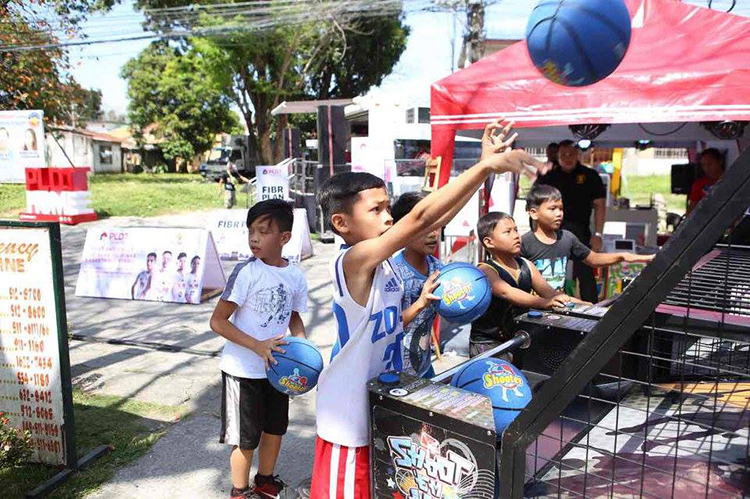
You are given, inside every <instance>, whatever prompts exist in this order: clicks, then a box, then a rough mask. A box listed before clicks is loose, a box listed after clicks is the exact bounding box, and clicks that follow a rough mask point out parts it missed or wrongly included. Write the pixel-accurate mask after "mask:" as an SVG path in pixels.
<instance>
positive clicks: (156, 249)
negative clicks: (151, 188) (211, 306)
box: [76, 227, 226, 304]
mask: <svg viewBox="0 0 750 499" xmlns="http://www.w3.org/2000/svg"><path fill="white" fill-rule="evenodd" d="M225 284H226V279H225V276H224V270H223V268H222V267H221V262H220V261H219V258H218V255H217V253H216V246H215V245H214V242H213V239H212V238H211V234H210V233H209V232H208V231H206V230H203V229H192V228H165V227H145V228H141V227H139V228H127V227H125V228H123V227H100V228H96V229H89V231H88V233H87V234H86V243H85V245H84V247H83V256H82V257H81V270H80V272H79V274H78V284H77V285H76V296H91V297H97V298H120V299H125V300H147V301H164V302H174V303H191V304H198V303H200V301H201V296H202V294H203V290H204V289H205V290H209V289H221V288H223V287H224V285H225Z"/></svg>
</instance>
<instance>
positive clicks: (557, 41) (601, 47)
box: [526, 0, 631, 87]
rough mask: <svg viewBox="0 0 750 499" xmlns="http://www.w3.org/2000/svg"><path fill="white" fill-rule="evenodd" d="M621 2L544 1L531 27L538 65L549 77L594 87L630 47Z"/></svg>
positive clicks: (530, 42) (531, 49)
mask: <svg viewBox="0 0 750 499" xmlns="http://www.w3.org/2000/svg"><path fill="white" fill-rule="evenodd" d="M630 35H631V27H630V13H629V12H628V8H627V6H626V5H625V3H624V2H623V1H622V0H541V1H540V2H539V4H538V5H537V6H536V8H535V9H534V11H533V12H532V13H531V17H530V18H529V23H528V24H527V25H526V44H527V45H528V48H529V55H530V56H531V60H532V61H533V62H534V65H535V66H536V67H537V69H539V71H540V72H541V73H542V74H543V75H544V76H545V77H546V78H547V79H549V80H551V81H553V82H555V83H559V84H560V85H565V86H569V87H581V86H584V85H591V84H592V83H596V82H597V81H599V80H602V79H604V78H606V77H607V76H609V75H610V74H612V72H613V71H614V70H615V69H617V67H618V66H619V65H620V63H621V62H622V60H623V58H624V57H625V53H626V52H627V50H628V46H629V45H630Z"/></svg>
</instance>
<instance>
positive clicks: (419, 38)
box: [70, 0, 750, 113]
mask: <svg viewBox="0 0 750 499" xmlns="http://www.w3.org/2000/svg"><path fill="white" fill-rule="evenodd" d="M407 1H408V0H407ZM707 1H708V0H689V2H688V3H693V4H696V5H701V6H706V4H707ZM730 3H731V0H714V7H715V8H717V9H718V8H721V7H724V8H726V6H728V5H729V4H730ZM534 5H536V2H535V1H533V0H502V1H500V2H497V3H495V4H493V5H490V6H489V7H488V9H487V13H486V16H485V25H486V28H487V37H488V38H502V39H513V38H518V39H520V38H522V37H523V35H524V31H525V28H526V20H527V19H528V16H529V14H530V13H531V11H532V9H533V7H534ZM733 13H735V14H740V15H745V16H750V1H749V0H738V6H737V7H736V8H735V10H734V12H733ZM464 18H465V16H463V15H462V14H459V16H458V17H456V16H453V14H451V13H447V12H445V13H433V12H429V13H428V12H418V13H412V14H409V15H408V16H407V18H406V20H405V22H406V24H408V25H409V26H410V27H411V34H410V36H409V39H408V41H407V47H406V50H405V51H404V53H403V54H402V56H401V59H400V61H399V62H398V64H397V65H396V67H395V68H394V71H393V72H392V73H391V74H390V75H389V76H387V77H386V79H385V80H384V82H383V84H382V85H381V89H382V91H384V92H388V93H399V94H404V93H406V94H407V95H408V96H409V97H410V99H411V100H412V101H413V102H414V104H415V105H428V104H429V86H430V84H431V83H432V82H434V81H436V80H438V79H440V78H443V77H445V76H447V75H449V74H450V73H451V68H452V64H451V56H452V55H453V57H454V60H456V59H457V58H458V55H459V52H460V47H461V35H462V32H463V24H462V19H464ZM114 20H117V21H118V22H119V23H120V24H121V26H120V28H119V29H120V30H121V33H132V32H133V28H132V27H133V26H134V25H135V24H137V23H139V22H140V21H141V20H142V15H141V14H140V13H138V12H137V11H135V10H134V9H133V3H132V1H131V0H123V2H122V3H120V4H118V5H117V6H115V7H114V8H113V9H112V10H111V11H110V12H108V13H107V14H105V15H98V16H93V17H92V18H91V19H89V20H88V21H87V23H86V24H84V26H83V29H84V31H85V32H87V33H89V34H91V35H92V36H94V35H99V34H103V30H107V34H112V35H116V34H117V32H118V29H117V28H114V29H113V28H112V25H113V24H115V25H117V24H118V23H113V21H114ZM103 23H106V27H105V26H104V24H103ZM128 27H129V29H128ZM149 43H150V40H138V41H128V42H121V43H107V44H99V45H91V46H86V47H81V48H74V49H71V52H70V55H71V61H72V62H73V67H74V69H73V75H74V77H75V78H76V80H77V81H78V82H79V83H80V84H81V85H83V86H84V87H87V88H92V89H99V90H101V91H102V94H103V99H102V108H103V109H104V110H105V111H109V110H114V111H116V112H118V113H125V112H126V110H127V82H126V81H125V80H124V79H122V78H120V69H121V68H122V66H123V65H124V64H125V63H126V62H127V61H128V60H129V59H131V58H133V57H135V56H136V55H137V54H138V52H140V51H141V50H143V49H144V48H145V47H146V46H148V44H149ZM452 46H453V47H454V49H453V50H452Z"/></svg>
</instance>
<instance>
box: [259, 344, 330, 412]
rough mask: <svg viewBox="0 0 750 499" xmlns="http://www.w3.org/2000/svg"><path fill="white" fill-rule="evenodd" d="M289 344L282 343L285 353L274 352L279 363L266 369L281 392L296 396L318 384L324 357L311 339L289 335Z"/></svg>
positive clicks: (269, 380)
mask: <svg viewBox="0 0 750 499" xmlns="http://www.w3.org/2000/svg"><path fill="white" fill-rule="evenodd" d="M284 341H286V342H287V343H288V344H287V345H281V346H280V348H281V349H282V350H284V353H279V352H274V354H273V358H274V359H276V362H278V363H277V364H273V363H272V364H271V365H270V366H269V368H268V370H267V371H266V376H267V377H268V382H269V383H271V386H273V387H274V388H276V389H277V390H278V391H280V392H281V393H284V394H286V395H289V396H290V397H294V396H296V395H302V394H304V393H307V392H309V391H310V390H312V389H313V388H315V385H317V384H318V376H320V372H321V371H322V370H323V357H322V356H321V355H320V352H319V351H318V349H317V348H315V345H313V344H312V342H311V341H309V340H306V339H304V338H296V337H294V336H288V337H286V338H284Z"/></svg>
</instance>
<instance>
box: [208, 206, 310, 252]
mask: <svg viewBox="0 0 750 499" xmlns="http://www.w3.org/2000/svg"><path fill="white" fill-rule="evenodd" d="M206 228H207V229H208V230H209V231H211V234H212V235H213V239H214V241H215V242H216V250H217V251H218V254H219V256H220V257H221V259H222V260H247V259H248V258H250V257H251V256H252V253H251V252H250V245H249V243H248V240H247V211H246V210H224V211H220V212H217V213H216V214H215V215H214V216H213V217H211V219H210V220H209V222H208V225H207V227H206ZM281 254H282V256H283V257H284V258H286V259H288V260H289V261H290V262H293V263H299V262H300V261H302V260H304V259H305V258H309V257H311V256H312V254H313V253H312V240H311V238H310V227H309V226H308V223H307V210H305V209H304V208H296V209H295V210H294V225H293V227H292V238H291V239H290V240H289V242H288V243H287V244H286V245H285V246H284V249H283V250H282V253H281Z"/></svg>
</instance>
